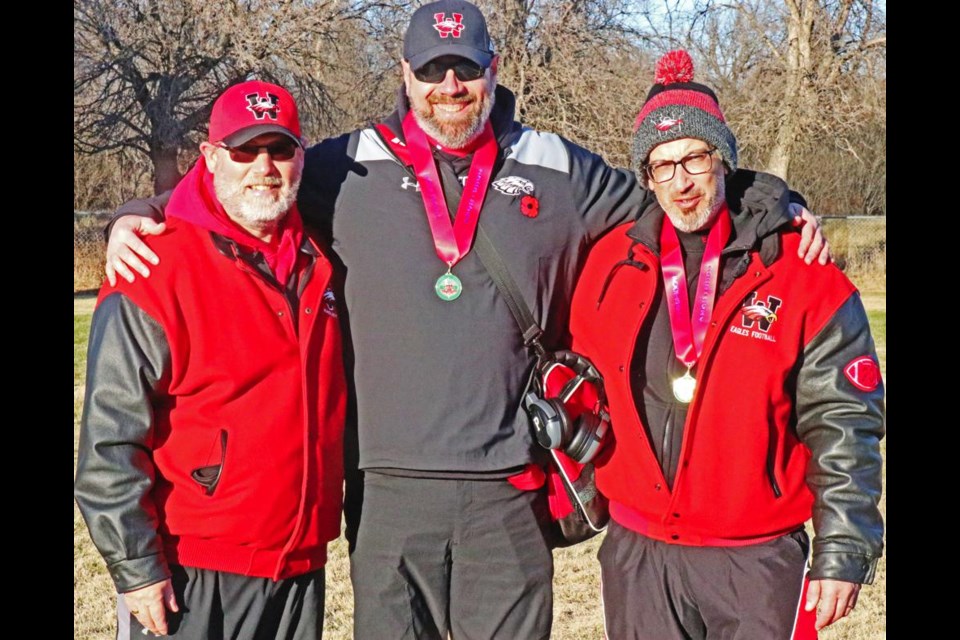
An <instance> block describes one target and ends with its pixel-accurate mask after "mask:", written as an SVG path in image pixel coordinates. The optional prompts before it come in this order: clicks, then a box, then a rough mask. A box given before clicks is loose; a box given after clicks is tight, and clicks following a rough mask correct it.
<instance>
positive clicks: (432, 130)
mask: <svg viewBox="0 0 960 640" xmlns="http://www.w3.org/2000/svg"><path fill="white" fill-rule="evenodd" d="M408 98H409V96H408ZM493 102H494V98H493V93H490V94H488V95H487V96H486V97H485V98H484V100H483V102H482V104H481V105H480V113H479V114H477V115H476V117H474V118H471V119H470V121H469V122H466V123H464V124H460V125H451V124H441V123H439V122H438V121H437V118H436V117H435V116H434V115H433V112H432V111H431V112H428V113H421V111H420V110H419V109H417V108H416V107H414V106H413V102H412V101H411V103H410V110H411V111H413V117H414V119H415V120H416V121H417V124H418V125H419V126H420V128H421V129H422V130H423V132H424V133H426V134H427V135H428V136H430V137H431V138H433V139H434V140H436V141H437V142H439V143H440V144H442V145H443V146H445V147H447V148H448V149H462V148H463V147H465V146H467V144H469V143H470V141H472V140H473V139H474V138H476V137H477V136H478V135H480V132H481V131H483V126H484V125H485V124H486V123H487V120H488V119H489V118H490V113H491V112H492V111H493Z"/></svg>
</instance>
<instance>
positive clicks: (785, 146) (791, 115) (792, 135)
mask: <svg viewBox="0 0 960 640" xmlns="http://www.w3.org/2000/svg"><path fill="white" fill-rule="evenodd" d="M784 4H785V5H786V7H787V12H788V14H789V15H788V17H787V52H786V53H787V55H786V86H785V87H784V93H783V100H782V101H781V103H780V109H781V111H780V117H779V120H780V122H779V126H778V127H777V135H776V138H775V140H774V143H773V148H771V149H770V154H769V155H768V156H767V167H766V169H767V171H768V172H770V173H772V174H774V175H776V176H779V177H781V178H783V179H784V180H786V179H787V174H788V173H789V171H790V158H791V156H792V154H793V148H794V145H795V144H796V142H797V139H798V138H799V136H800V112H801V110H802V109H805V108H807V107H808V105H809V102H810V101H809V96H810V87H809V81H808V80H807V79H806V78H807V77H808V74H809V73H810V70H811V69H810V66H811V64H812V61H811V53H810V46H811V40H812V38H813V20H814V8H815V7H814V5H815V3H814V2H813V0H786V2H785V3H784Z"/></svg>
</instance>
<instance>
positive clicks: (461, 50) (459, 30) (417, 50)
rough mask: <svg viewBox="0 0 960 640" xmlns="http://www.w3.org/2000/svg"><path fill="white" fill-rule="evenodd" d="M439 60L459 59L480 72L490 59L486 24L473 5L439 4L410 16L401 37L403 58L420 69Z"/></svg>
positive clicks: (459, 0) (450, 0)
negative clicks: (442, 57) (464, 59)
mask: <svg viewBox="0 0 960 640" xmlns="http://www.w3.org/2000/svg"><path fill="white" fill-rule="evenodd" d="M440 56H460V57H462V58H466V59H468V60H472V61H473V62H476V63H477V64H478V65H480V66H481V67H483V68H487V67H489V66H490V61H491V60H492V59H493V42H492V41H491V40H490V34H489V33H488V32H487V21H486V20H484V18H483V14H482V13H480V9H478V8H477V6H476V5H475V4H472V3H470V2H466V1H465V0H439V1H438V2H431V3H430V4H425V5H423V6H422V7H420V8H419V9H417V10H416V11H414V12H413V16H412V17H411V18H410V25H409V26H408V27H407V33H406V34H405V35H404V36H403V57H404V58H406V60H407V62H409V63H410V66H411V67H412V68H414V69H419V68H420V67H422V66H423V65H425V64H427V63H428V62H430V61H431V60H433V59H434V58H439V57H440Z"/></svg>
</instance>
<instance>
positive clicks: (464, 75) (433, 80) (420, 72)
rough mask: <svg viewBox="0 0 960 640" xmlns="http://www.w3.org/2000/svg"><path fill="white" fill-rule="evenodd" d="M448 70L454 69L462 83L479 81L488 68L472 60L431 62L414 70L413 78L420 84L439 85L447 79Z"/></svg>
mask: <svg viewBox="0 0 960 640" xmlns="http://www.w3.org/2000/svg"><path fill="white" fill-rule="evenodd" d="M448 69H453V74H454V75H455V76H457V80H459V81H460V82H469V81H471V80H478V79H480V78H482V77H483V74H484V73H486V72H487V68H486V67H481V66H480V65H478V64H477V63H476V62H473V61H472V60H467V59H466V58H460V59H459V60H457V61H456V62H450V61H449V60H448V61H441V60H431V61H430V62H428V63H427V64H425V65H423V66H422V67H420V68H419V69H414V70H413V77H415V78H416V79H417V80H419V81H420V82H429V83H430V84H437V83H438V82H443V79H444V78H446V77H447V70H448Z"/></svg>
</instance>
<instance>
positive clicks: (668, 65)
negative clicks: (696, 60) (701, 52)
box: [653, 49, 693, 84]
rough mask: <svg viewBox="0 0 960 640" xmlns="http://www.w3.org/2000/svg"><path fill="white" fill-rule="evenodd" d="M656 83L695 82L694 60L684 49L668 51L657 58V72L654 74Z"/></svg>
mask: <svg viewBox="0 0 960 640" xmlns="http://www.w3.org/2000/svg"><path fill="white" fill-rule="evenodd" d="M653 81H654V82H655V83H656V84H673V83H674V82H693V60H691V59H690V54H689V53H687V52H686V51H684V50H683V49H677V50H675V51H668V52H667V53H665V54H663V57H662V58H660V59H659V60H657V72H656V74H654V76H653Z"/></svg>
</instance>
